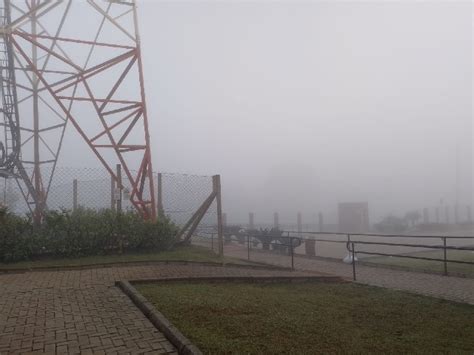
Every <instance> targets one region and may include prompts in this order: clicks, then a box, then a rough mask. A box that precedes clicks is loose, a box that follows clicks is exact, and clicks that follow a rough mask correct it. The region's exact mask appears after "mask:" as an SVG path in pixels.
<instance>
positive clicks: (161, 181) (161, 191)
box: [156, 173, 165, 219]
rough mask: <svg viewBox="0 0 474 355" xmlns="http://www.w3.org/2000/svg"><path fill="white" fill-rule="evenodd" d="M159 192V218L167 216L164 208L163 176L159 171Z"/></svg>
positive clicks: (157, 189)
mask: <svg viewBox="0 0 474 355" xmlns="http://www.w3.org/2000/svg"><path fill="white" fill-rule="evenodd" d="M156 192H157V195H156V197H157V208H158V219H160V218H163V217H164V216H165V213H164V209H163V176H162V174H161V173H158V184H157V188H156Z"/></svg>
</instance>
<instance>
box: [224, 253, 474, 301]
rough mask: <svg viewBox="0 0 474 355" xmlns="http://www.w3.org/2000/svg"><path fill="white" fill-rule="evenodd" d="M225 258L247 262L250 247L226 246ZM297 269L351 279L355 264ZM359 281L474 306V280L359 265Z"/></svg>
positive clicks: (272, 257)
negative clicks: (245, 260) (235, 258)
mask: <svg viewBox="0 0 474 355" xmlns="http://www.w3.org/2000/svg"><path fill="white" fill-rule="evenodd" d="M225 255H226V256H230V257H237V258H241V259H247V248H246V247H242V246H239V245H237V244H227V245H226V246H225ZM251 260H252V261H259V262H265V263H268V264H272V265H280V266H286V267H288V266H291V258H290V257H289V256H282V255H278V254H273V253H268V252H267V253H265V252H263V251H255V250H254V251H252V253H251ZM294 264H295V269H297V270H306V271H318V272H324V273H328V274H332V275H337V276H341V277H344V278H348V279H352V265H350V264H349V265H347V264H344V263H342V262H337V261H327V260H322V259H310V258H306V257H298V256H295V258H294ZM356 272H357V281H358V282H360V283H363V284H368V285H373V286H381V287H387V288H392V289H397V290H403V291H409V292H414V293H419V294H423V295H426V296H432V297H437V298H443V299H447V300H452V301H457V302H463V303H470V304H474V279H469V278H461V277H454V276H448V277H447V276H441V275H435V274H427V273H420V272H410V271H400V270H391V269H387V268H377V267H370V266H363V265H357V268H356Z"/></svg>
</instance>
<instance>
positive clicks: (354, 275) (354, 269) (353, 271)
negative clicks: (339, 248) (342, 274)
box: [351, 242, 356, 281]
mask: <svg viewBox="0 0 474 355" xmlns="http://www.w3.org/2000/svg"><path fill="white" fill-rule="evenodd" d="M351 246H352V278H353V279H354V281H356V261H355V244H354V242H351Z"/></svg>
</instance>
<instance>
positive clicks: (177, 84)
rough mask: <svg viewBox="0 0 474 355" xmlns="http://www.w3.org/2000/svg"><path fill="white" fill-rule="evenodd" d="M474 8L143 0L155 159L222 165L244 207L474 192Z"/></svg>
mask: <svg viewBox="0 0 474 355" xmlns="http://www.w3.org/2000/svg"><path fill="white" fill-rule="evenodd" d="M472 15H473V9H472V4H471V2H469V1H458V2H456V1H446V2H434V1H423V2H421V1H420V2H417V1H415V2H414V1H393V2H392V1H390V2H389V1H378V2H376V1H367V2H362V1H360V2H359V1H347V2H342V1H341V2H340V1H312V2H297V1H282V2H271V1H263V0H262V1H253V2H243V1H242V2H241V1H227V2H221V1H209V2H203V1H152V0H148V1H146V0H141V1H139V20H140V24H139V27H140V33H141V37H142V52H143V53H142V55H143V60H144V70H145V85H146V95H147V104H148V114H149V121H150V122H149V124H150V128H151V131H150V134H151V140H152V149H153V164H154V169H155V170H159V171H165V172H186V173H194V174H206V175H208V174H221V176H222V188H223V208H224V211H225V212H226V213H227V215H228V220H230V221H235V222H237V221H246V220H247V214H248V212H250V211H251V212H254V213H255V214H256V220H257V221H266V222H269V221H271V218H272V214H273V212H275V211H278V212H279V213H280V215H281V219H282V220H283V219H284V218H285V216H288V218H293V219H296V213H297V212H298V211H302V212H303V215H304V217H303V218H304V219H306V220H308V219H310V218H313V217H311V216H313V215H314V214H315V213H317V212H319V211H322V212H324V213H326V214H327V215H328V216H331V215H333V214H334V213H335V211H336V208H337V204H338V203H339V202H346V201H368V202H369V211H370V219H371V222H376V221H377V220H378V219H380V218H381V217H383V216H385V215H387V214H390V213H394V214H397V213H398V214H401V213H404V212H406V211H407V210H410V209H421V208H423V207H430V208H431V207H434V206H436V205H439V204H440V203H441V201H442V202H443V203H444V204H448V205H451V206H452V205H454V204H455V203H456V202H457V203H458V204H461V205H467V204H472V199H473V189H472V181H473V164H472V161H473V146H472V135H473V124H472V122H473V118H472V99H473V96H472V93H473V92H472V79H473V76H472V63H473V60H472V59H473V58H472V40H473V38H472V30H473V27H472V23H473V22H472ZM69 128H70V127H69ZM70 131H71V130H70ZM79 155H80V156H79ZM68 158H69V159H71V158H72V159H74V161H75V162H74V164H76V165H78V166H84V165H97V162H96V161H95V160H94V158H93V156H92V155H90V159H89V156H86V155H83V154H82V153H81V154H79V153H78V152H77V151H75V152H73V151H71V150H70V149H69V150H68V149H67V147H65V148H64V150H63V152H62V153H61V159H65V160H67V159H68Z"/></svg>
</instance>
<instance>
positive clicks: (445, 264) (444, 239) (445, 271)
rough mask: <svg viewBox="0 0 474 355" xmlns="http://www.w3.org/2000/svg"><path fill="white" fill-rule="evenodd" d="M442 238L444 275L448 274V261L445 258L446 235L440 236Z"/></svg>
mask: <svg viewBox="0 0 474 355" xmlns="http://www.w3.org/2000/svg"><path fill="white" fill-rule="evenodd" d="M442 239H443V254H444V257H443V260H444V276H448V262H447V261H446V260H447V253H446V237H442Z"/></svg>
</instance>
